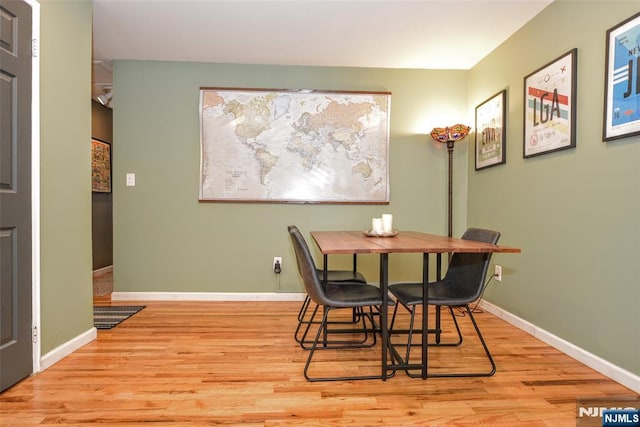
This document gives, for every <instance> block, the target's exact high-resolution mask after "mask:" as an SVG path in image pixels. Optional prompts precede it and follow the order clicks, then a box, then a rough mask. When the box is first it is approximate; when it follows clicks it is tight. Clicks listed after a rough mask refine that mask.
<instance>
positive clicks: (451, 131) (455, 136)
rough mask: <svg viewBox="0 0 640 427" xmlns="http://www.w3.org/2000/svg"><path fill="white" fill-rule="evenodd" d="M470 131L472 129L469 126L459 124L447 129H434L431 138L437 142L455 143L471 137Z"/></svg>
mask: <svg viewBox="0 0 640 427" xmlns="http://www.w3.org/2000/svg"><path fill="white" fill-rule="evenodd" d="M470 131H471V128H470V127H469V126H465V125H461V124H457V125H453V126H449V127H446V128H433V130H432V131H431V137H432V138H433V139H434V140H435V141H437V142H442V143H453V142H458V141H460V140H461V139H463V138H464V137H465V136H467V135H469V132H470Z"/></svg>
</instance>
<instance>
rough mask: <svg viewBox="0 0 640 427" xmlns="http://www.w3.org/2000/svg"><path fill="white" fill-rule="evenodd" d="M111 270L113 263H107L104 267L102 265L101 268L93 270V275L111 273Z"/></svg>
mask: <svg viewBox="0 0 640 427" xmlns="http://www.w3.org/2000/svg"><path fill="white" fill-rule="evenodd" d="M111 272H113V265H107V266H106V267H102V268H98V269H96V270H93V277H94V278H95V277H97V276H100V275H102V274H106V273H111Z"/></svg>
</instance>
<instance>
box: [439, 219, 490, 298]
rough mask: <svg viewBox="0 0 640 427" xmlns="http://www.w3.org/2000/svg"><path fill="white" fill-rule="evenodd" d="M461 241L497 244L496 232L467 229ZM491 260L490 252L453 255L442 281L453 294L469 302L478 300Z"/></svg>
mask: <svg viewBox="0 0 640 427" xmlns="http://www.w3.org/2000/svg"><path fill="white" fill-rule="evenodd" d="M462 239H466V240H474V241H476V242H483V243H492V244H494V245H495V244H496V243H498V239H500V233H499V232H498V231H492V230H484V229H481V228H469V229H467V231H465V232H464V234H463V235H462ZM490 260H491V252H484V253H455V254H453V256H452V257H451V262H450V263H449V268H448V270H447V274H446V275H445V277H444V281H445V282H446V283H447V286H448V287H451V290H452V291H453V293H454V294H455V295H456V296H457V297H459V298H462V299H465V300H468V301H469V302H471V301H475V300H476V299H478V298H480V296H481V295H482V292H483V290H484V281H485V277H486V276H487V269H488V268H489V261H490Z"/></svg>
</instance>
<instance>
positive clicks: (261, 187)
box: [199, 88, 391, 204]
mask: <svg viewBox="0 0 640 427" xmlns="http://www.w3.org/2000/svg"><path fill="white" fill-rule="evenodd" d="M390 105H391V93H389V92H371V93H363V92H336V91H316V90H263V89H228V88H201V89H200V153H201V165H200V194H199V197H200V200H201V201H218V202H273V203H362V204H367V203H371V204H386V203H388V202H389V167H388V156H389V113H390Z"/></svg>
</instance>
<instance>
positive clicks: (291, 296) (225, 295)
mask: <svg viewBox="0 0 640 427" xmlns="http://www.w3.org/2000/svg"><path fill="white" fill-rule="evenodd" d="M306 295H307V294H305V293H300V292H263V293H248V292H113V293H112V294H111V301H302V300H304V298H305V296H306Z"/></svg>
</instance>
